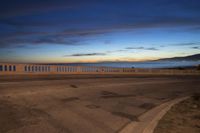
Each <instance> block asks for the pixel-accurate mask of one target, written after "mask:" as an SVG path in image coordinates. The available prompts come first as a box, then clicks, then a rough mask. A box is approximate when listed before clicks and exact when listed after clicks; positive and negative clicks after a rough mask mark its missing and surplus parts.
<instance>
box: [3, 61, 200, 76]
mask: <svg viewBox="0 0 200 133" xmlns="http://www.w3.org/2000/svg"><path fill="white" fill-rule="evenodd" d="M5 74H6V75H7V74H170V75H175V74H189V75H190V74H191V75H194V74H195V75H200V71H197V70H173V69H138V68H137V69H135V68H114V67H95V66H64V65H44V64H9V63H0V75H5Z"/></svg>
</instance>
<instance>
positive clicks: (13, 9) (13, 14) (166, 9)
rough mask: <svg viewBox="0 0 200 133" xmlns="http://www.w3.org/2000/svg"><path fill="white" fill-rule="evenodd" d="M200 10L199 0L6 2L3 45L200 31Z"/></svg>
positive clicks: (0, 9) (1, 18)
mask: <svg viewBox="0 0 200 133" xmlns="http://www.w3.org/2000/svg"><path fill="white" fill-rule="evenodd" d="M199 6H200V2H199V0H184V1H180V0H162V1H161V0H154V1H149V0H125V1H122V0H101V1H99V0H84V1H83V0H56V1H55V0H46V1H42V0H2V1H1V5H0V28H1V29H4V30H1V31H0V47H1V48H2V47H9V48H10V47H16V46H17V47H18V46H19V45H20V46H21V45H36V44H37V45H42V44H61V45H74V44H80V43H79V42H81V41H82V40H81V39H82V38H84V37H85V38H86V37H88V36H96V35H102V34H106V33H112V32H116V31H117V32H118V31H122V30H123V31H127V30H135V29H145V28H157V27H161V28H166V27H177V26H190V27H195V29H199V27H200V8H199ZM7 32H8V33H7ZM70 38H73V39H70ZM80 38H81V39H80ZM104 43H105V44H109V43H110V40H108V41H105V42H104ZM182 45H186V44H182ZM187 45H188V44H187ZM133 49H135V48H133ZM137 49H143V50H157V49H156V48H137Z"/></svg>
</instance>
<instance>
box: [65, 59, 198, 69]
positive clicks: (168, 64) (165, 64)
mask: <svg viewBox="0 0 200 133" xmlns="http://www.w3.org/2000/svg"><path fill="white" fill-rule="evenodd" d="M199 64H200V60H199V61H145V62H99V63H70V64H65V65H70V66H105V67H120V68H122V67H126V68H177V67H194V66H198V65H199Z"/></svg>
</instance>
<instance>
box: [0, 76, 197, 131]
mask: <svg viewBox="0 0 200 133" xmlns="http://www.w3.org/2000/svg"><path fill="white" fill-rule="evenodd" d="M199 82H200V79H199V78H196V77H195V78H192V77H190V78H184V77H181V78H180V77H149V76H148V77H139V78H138V77H137V78H124V77H123V78H120V77H118V78H86V79H84V78H80V79H74V78H73V79H70V78H67V79H62V80H38V81H35V80H34V81H31V80H28V81H23V80H20V81H13V82H7V81H4V82H1V83H0V118H1V119H0V132H2V133H4V132H9V133H23V132H24V133H27V132H31V133H44V132H48V133H79V132H80V133H94V132H95V133H114V132H119V131H121V130H122V129H123V128H124V127H125V126H126V125H127V124H129V123H130V122H133V121H139V119H138V117H139V116H142V115H143V114H144V113H145V112H147V111H148V110H150V109H152V108H153V107H155V106H158V105H160V104H161V103H164V102H166V101H169V100H171V99H174V98H178V97H182V96H187V95H190V94H192V93H194V92H197V91H200V84H199ZM8 123H9V124H8Z"/></svg>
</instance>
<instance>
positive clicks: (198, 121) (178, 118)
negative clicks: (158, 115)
mask: <svg viewBox="0 0 200 133" xmlns="http://www.w3.org/2000/svg"><path fill="white" fill-rule="evenodd" d="M154 133H200V94H195V96H193V97H191V98H189V99H187V100H185V101H183V102H181V103H179V104H177V105H175V106H173V107H172V108H171V110H170V111H169V112H168V113H167V114H166V115H165V116H164V117H163V118H162V119H161V120H160V122H159V124H158V126H157V127H156V129H155V132H154Z"/></svg>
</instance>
